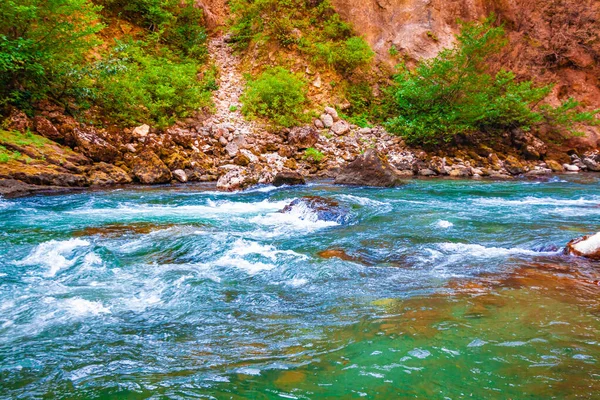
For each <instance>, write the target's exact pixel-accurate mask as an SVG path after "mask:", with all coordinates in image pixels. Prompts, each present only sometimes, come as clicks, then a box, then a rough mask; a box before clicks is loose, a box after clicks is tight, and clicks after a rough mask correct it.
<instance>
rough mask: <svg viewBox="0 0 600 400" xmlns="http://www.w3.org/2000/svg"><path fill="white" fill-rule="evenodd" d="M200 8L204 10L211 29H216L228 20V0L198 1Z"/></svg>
mask: <svg viewBox="0 0 600 400" xmlns="http://www.w3.org/2000/svg"><path fill="white" fill-rule="evenodd" d="M196 4H197V5H198V7H200V8H202V9H203V10H204V17H205V19H206V25H207V27H208V28H209V29H215V28H218V27H220V26H222V25H223V24H225V22H226V20H227V13H228V8H227V0H196Z"/></svg>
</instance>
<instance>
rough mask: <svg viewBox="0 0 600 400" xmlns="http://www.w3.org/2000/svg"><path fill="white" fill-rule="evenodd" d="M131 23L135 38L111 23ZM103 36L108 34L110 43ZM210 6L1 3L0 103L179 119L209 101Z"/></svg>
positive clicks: (41, 0)
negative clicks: (46, 103)
mask: <svg viewBox="0 0 600 400" xmlns="http://www.w3.org/2000/svg"><path fill="white" fill-rule="evenodd" d="M125 22H127V23H129V24H131V26H132V29H131V30H130V31H131V33H130V34H129V35H123V34H122V32H119V34H118V35H117V36H120V37H119V38H115V37H114V32H115V29H113V30H111V33H107V34H106V36H109V37H107V38H103V36H104V32H103V29H105V28H106V27H107V26H110V27H112V28H115V27H117V26H121V23H125ZM103 39H104V41H103ZM205 42H206V34H205V30H204V27H203V26H202V12H201V10H200V9H198V8H196V7H195V6H194V3H193V1H192V0H186V1H185V2H183V3H182V2H180V1H179V0H127V1H124V0H96V1H94V2H92V1H90V0H18V1H15V0H8V1H6V2H2V3H1V4H0V107H6V106H16V107H18V108H20V109H23V110H25V111H27V112H30V113H32V112H33V110H34V108H35V106H36V104H37V103H38V102H39V101H41V100H45V99H48V100H50V101H52V102H54V103H57V104H60V105H62V106H64V107H65V108H66V110H67V112H70V113H71V114H74V115H79V116H81V115H82V114H83V113H84V112H85V110H86V109H89V108H90V107H92V106H95V107H99V108H100V109H101V111H103V112H102V113H99V114H103V115H105V116H106V118H105V119H106V120H107V121H108V122H118V123H122V124H135V123H140V122H147V123H152V124H157V125H166V124H169V123H172V122H173V121H174V120H175V119H177V118H182V117H185V116H187V115H189V114H190V113H191V112H193V111H194V110H196V109H198V108H199V107H201V106H203V105H207V104H209V95H208V93H207V92H208V90H209V89H211V88H212V87H213V86H214V78H213V77H211V74H205V76H206V77H207V78H206V79H205V81H204V82H201V81H200V80H199V79H197V75H198V73H199V72H200V71H201V70H202V69H203V68H205V67H204V65H205V63H206V54H207V51H206V43H205Z"/></svg>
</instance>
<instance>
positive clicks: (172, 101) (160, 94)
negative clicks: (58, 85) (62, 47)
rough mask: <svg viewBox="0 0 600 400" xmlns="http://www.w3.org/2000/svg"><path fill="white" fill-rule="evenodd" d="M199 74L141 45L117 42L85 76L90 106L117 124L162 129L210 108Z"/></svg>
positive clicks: (188, 65) (182, 62) (194, 68)
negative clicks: (88, 80) (90, 88)
mask: <svg viewBox="0 0 600 400" xmlns="http://www.w3.org/2000/svg"><path fill="white" fill-rule="evenodd" d="M198 68H199V65H198V64H197V63H195V62H193V61H191V60H187V59H183V60H180V59H173V57H172V55H171V54H169V53H168V52H164V53H163V54H152V53H150V52H149V51H148V50H147V49H146V48H145V46H144V43H143V42H139V41H138V42H135V41H132V40H130V41H128V42H117V46H116V47H115V49H114V50H113V52H112V53H111V54H110V55H109V56H108V57H107V58H106V59H104V60H102V61H100V62H98V63H96V64H95V65H94V66H93V68H92V70H91V71H90V73H91V75H92V76H93V77H94V81H95V82H96V84H95V91H94V94H93V96H94V102H95V103H96V104H99V105H100V106H101V107H102V108H103V109H104V110H107V111H108V112H109V113H110V114H111V116H112V118H113V119H115V120H116V121H119V122H121V123H124V124H129V125H133V124H136V123H139V122H147V123H153V124H156V125H158V126H161V127H164V126H167V125H169V124H172V123H173V122H175V120H176V119H178V118H184V117H187V116H189V115H190V113H191V112H193V111H194V110H197V109H198V108H200V107H202V106H205V105H208V104H209V102H210V91H209V90H207V88H206V87H204V86H203V83H202V82H201V81H199V80H198V79H197V74H198Z"/></svg>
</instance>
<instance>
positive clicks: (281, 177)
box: [273, 171, 306, 187]
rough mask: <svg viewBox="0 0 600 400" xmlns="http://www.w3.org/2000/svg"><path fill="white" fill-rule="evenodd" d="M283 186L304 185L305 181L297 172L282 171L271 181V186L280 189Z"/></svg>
mask: <svg viewBox="0 0 600 400" xmlns="http://www.w3.org/2000/svg"><path fill="white" fill-rule="evenodd" d="M283 185H288V186H294V185H306V180H305V179H304V177H303V176H302V175H300V174H299V173H298V172H294V171H284V172H280V173H278V174H277V175H275V178H274V179H273V186H275V187H280V186H283Z"/></svg>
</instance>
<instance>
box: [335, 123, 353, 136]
mask: <svg viewBox="0 0 600 400" xmlns="http://www.w3.org/2000/svg"><path fill="white" fill-rule="evenodd" d="M331 131H332V132H333V133H335V134H336V135H338V136H342V135H344V134H346V133H348V132H350V125H349V124H348V123H347V122H346V121H342V120H340V121H338V122H336V123H335V124H333V126H332V127H331Z"/></svg>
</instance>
